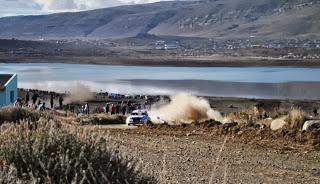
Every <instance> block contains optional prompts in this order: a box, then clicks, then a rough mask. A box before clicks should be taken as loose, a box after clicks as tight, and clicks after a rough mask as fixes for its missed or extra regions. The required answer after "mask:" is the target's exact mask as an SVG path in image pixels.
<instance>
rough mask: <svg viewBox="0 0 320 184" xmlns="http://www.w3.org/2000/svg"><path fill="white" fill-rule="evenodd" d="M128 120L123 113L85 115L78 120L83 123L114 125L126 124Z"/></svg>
mask: <svg viewBox="0 0 320 184" xmlns="http://www.w3.org/2000/svg"><path fill="white" fill-rule="evenodd" d="M125 120H126V117H125V116H122V115H112V116H110V115H108V114H91V115H90V116H83V117H80V118H78V119H77V120H76V121H77V122H79V123H80V124H81V125H112V124H124V123H125Z"/></svg>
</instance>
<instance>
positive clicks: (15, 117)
mask: <svg viewBox="0 0 320 184" xmlns="http://www.w3.org/2000/svg"><path fill="white" fill-rule="evenodd" d="M39 117H40V114H39V113H37V112H35V111H32V110H28V109H24V108H17V107H7V108H2V109H0V124H2V123H4V122H17V121H19V120H23V119H29V120H32V121H34V120H38V119H39Z"/></svg>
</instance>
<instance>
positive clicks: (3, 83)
mask: <svg viewBox="0 0 320 184" xmlns="http://www.w3.org/2000/svg"><path fill="white" fill-rule="evenodd" d="M17 98H18V76H17V74H0V107H3V106H7V105H10V104H13V103H14V102H15V101H16V100H17Z"/></svg>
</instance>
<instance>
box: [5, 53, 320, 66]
mask: <svg viewBox="0 0 320 184" xmlns="http://www.w3.org/2000/svg"><path fill="white" fill-rule="evenodd" d="M0 63H7V64H9V63H61V64H90V65H118V66H148V67H292V68H295V67H299V68H320V60H286V59H252V58H243V57H241V58H232V59H230V58H226V59H223V58H222V59H221V58H219V59H210V58H205V59H203V58H198V59H197V58H177V59H173V58H164V59H159V58H158V59H152V58H151V59H150V58H147V59H146V58H108V57H99V56H92V57H87V56H86V57H75V56H70V57H65V56H63V57H61V56H54V57H41V58H40V57H1V58H0Z"/></svg>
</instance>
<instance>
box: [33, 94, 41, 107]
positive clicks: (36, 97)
mask: <svg viewBox="0 0 320 184" xmlns="http://www.w3.org/2000/svg"><path fill="white" fill-rule="evenodd" d="M38 97H39V95H38V94H37V93H34V94H33V95H32V104H33V105H36V103H37V100H38Z"/></svg>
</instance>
